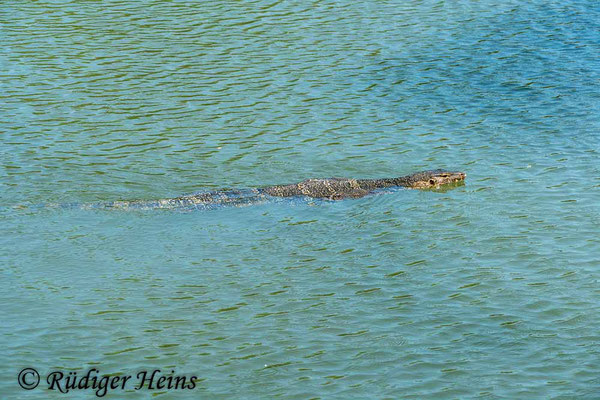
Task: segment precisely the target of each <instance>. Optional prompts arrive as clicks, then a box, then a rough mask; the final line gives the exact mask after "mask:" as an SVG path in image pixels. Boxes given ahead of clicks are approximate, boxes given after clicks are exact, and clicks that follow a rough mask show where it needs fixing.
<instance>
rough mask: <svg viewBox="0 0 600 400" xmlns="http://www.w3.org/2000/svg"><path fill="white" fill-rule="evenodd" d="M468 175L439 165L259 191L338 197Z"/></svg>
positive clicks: (426, 185)
mask: <svg viewBox="0 0 600 400" xmlns="http://www.w3.org/2000/svg"><path fill="white" fill-rule="evenodd" d="M466 176H467V175H466V174H465V173H464V172H450V171H444V170H441V169H437V170H432V171H423V172H417V173H415V174H412V175H407V176H402V177H399V178H384V179H345V178H329V179H307V180H305V181H302V182H300V183H296V184H293V185H278V186H270V187H266V188H263V189H262V191H264V192H265V193H267V194H269V195H271V196H277V197H290V196H306V197H314V198H326V199H330V200H340V199H344V198H357V197H363V196H366V195H368V194H369V193H371V192H372V191H373V190H376V189H383V188H389V187H395V186H402V187H407V188H413V189H427V188H430V189H433V188H439V187H440V186H442V185H446V184H450V183H456V182H461V181H463V180H464V179H465V177H466Z"/></svg>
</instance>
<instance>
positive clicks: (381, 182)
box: [93, 169, 466, 209]
mask: <svg viewBox="0 0 600 400" xmlns="http://www.w3.org/2000/svg"><path fill="white" fill-rule="evenodd" d="M465 177H466V174H465V173H463V172H451V171H444V170H440V169H437V170H431V171H423V172H417V173H415V174H411V175H407V176H402V177H399V178H384V179H346V178H329V179H307V180H305V181H302V182H299V183H295V184H292V185H276V186H268V187H264V188H257V189H247V190H230V191H216V192H207V193H200V194H195V195H188V196H181V197H176V198H172V199H162V200H157V201H115V202H111V203H106V204H102V205H95V206H93V208H118V209H129V208H135V209H154V208H199V207H210V206H216V205H233V206H236V205H237V206H239V205H245V204H251V203H257V202H260V201H264V200H267V199H268V198H269V197H270V196H272V197H295V196H304V197H311V198H320V199H329V200H340V199H345V198H358V197H363V196H366V195H368V194H369V193H371V192H373V191H374V190H377V189H384V188H391V187H406V188H412V189H436V188H439V187H441V186H443V185H447V184H452V183H458V182H462V181H464V179H465Z"/></svg>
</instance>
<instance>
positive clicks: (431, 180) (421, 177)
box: [407, 169, 467, 189]
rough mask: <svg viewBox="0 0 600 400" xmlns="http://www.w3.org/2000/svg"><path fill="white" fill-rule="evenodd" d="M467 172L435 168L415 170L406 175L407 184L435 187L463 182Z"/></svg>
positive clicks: (425, 187) (421, 187)
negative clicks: (413, 172) (415, 171)
mask: <svg viewBox="0 0 600 400" xmlns="http://www.w3.org/2000/svg"><path fill="white" fill-rule="evenodd" d="M466 177H467V174H465V173H464V172H458V171H445V170H443V169H435V170H431V171H423V172H417V173H415V174H412V175H409V176H408V177H407V182H408V186H409V187H411V188H415V189H435V188H438V187H440V186H442V185H447V184H450V183H459V182H463V181H464V180H465V178H466Z"/></svg>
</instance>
